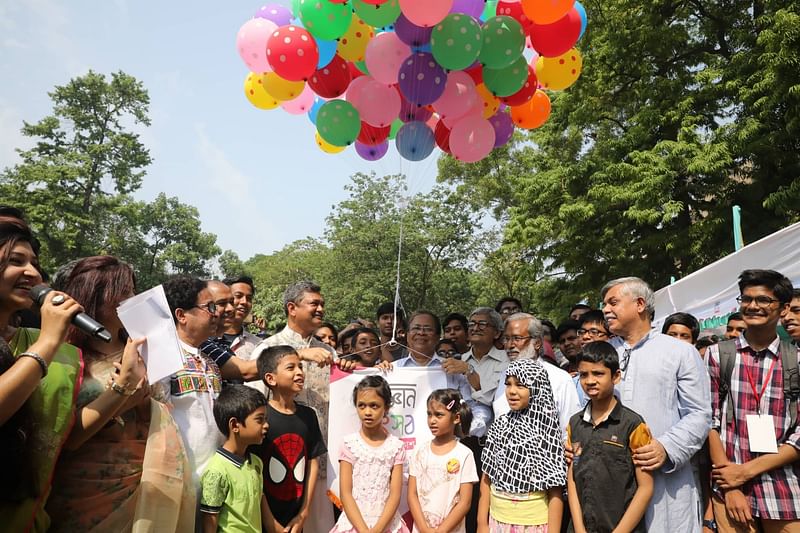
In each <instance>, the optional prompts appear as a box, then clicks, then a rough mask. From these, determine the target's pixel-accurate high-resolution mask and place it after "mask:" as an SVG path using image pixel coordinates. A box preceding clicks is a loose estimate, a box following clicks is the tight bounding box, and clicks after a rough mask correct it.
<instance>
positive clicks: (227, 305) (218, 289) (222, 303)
mask: <svg viewBox="0 0 800 533" xmlns="http://www.w3.org/2000/svg"><path fill="white" fill-rule="evenodd" d="M206 288H207V289H208V291H209V292H210V293H211V298H212V300H213V301H214V303H215V304H216V305H217V316H218V317H220V318H221V319H222V320H219V321H218V326H217V331H216V333H215V335H216V336H217V337H219V336H221V335H222V334H223V333H224V332H225V329H226V328H227V327H230V326H231V324H232V319H233V311H234V306H233V291H231V288H230V287H228V286H227V285H225V284H224V283H222V282H221V281H218V280H215V279H213V280H210V281H209V282H208V284H207V285H206Z"/></svg>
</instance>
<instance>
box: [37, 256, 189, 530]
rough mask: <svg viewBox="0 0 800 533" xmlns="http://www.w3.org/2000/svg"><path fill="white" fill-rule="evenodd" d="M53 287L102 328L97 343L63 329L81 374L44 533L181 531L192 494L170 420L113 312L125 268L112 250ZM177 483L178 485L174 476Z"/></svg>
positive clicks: (125, 289)
mask: <svg viewBox="0 0 800 533" xmlns="http://www.w3.org/2000/svg"><path fill="white" fill-rule="evenodd" d="M54 284H55V285H56V286H57V287H59V288H62V289H63V290H64V292H66V293H68V294H71V295H72V296H73V297H74V298H75V299H76V300H77V301H78V302H79V303H81V304H82V305H83V307H84V309H85V310H86V312H87V313H88V314H90V315H91V316H94V317H96V318H97V320H99V321H100V322H101V323H102V324H103V325H105V326H106V329H108V330H109V331H110V332H111V334H112V341H111V342H110V343H104V342H102V341H99V340H97V339H95V338H93V337H89V336H87V335H86V334H85V333H83V332H81V331H80V330H78V329H76V328H70V331H69V334H68V337H67V339H68V340H69V341H70V342H72V343H73V344H74V345H76V346H78V347H80V348H81V349H82V350H83V354H84V360H85V371H84V379H83V383H82V384H81V387H80V391H79V393H78V396H77V406H78V408H80V411H79V413H78V417H77V420H76V424H75V427H74V429H73V430H72V433H71V434H70V436H69V439H68V440H67V442H66V451H64V453H62V455H61V458H60V459H59V462H58V466H57V468H56V476H55V480H54V482H53V493H52V495H51V496H50V499H49V501H48V506H47V510H48V512H49V513H50V515H51V516H52V518H53V525H52V527H51V529H50V530H51V531H97V532H101V531H115V532H116V531H120V532H125V531H131V530H132V529H135V528H136V525H137V523H140V524H145V523H146V524H148V525H149V527H152V528H154V529H151V530H155V531H186V530H191V529H192V524H193V521H194V490H193V488H192V487H190V486H189V485H190V477H191V473H190V471H189V468H188V464H187V462H186V454H185V451H184V449H183V441H182V439H181V438H180V436H179V434H178V427H177V426H176V425H175V422H174V420H173V419H172V416H171V415H170V414H169V412H168V410H167V408H166V407H165V406H164V405H163V404H162V403H160V402H158V401H156V400H154V399H152V398H150V394H149V391H150V387H149V385H148V384H147V378H146V376H145V375H144V364H143V362H142V361H141V359H140V358H139V354H138V352H137V346H138V345H139V344H141V343H142V342H143V341H142V340H139V341H135V342H134V341H130V340H127V338H126V337H127V335H126V333H125V330H124V328H123V326H122V323H121V322H120V320H119V318H118V317H117V311H116V310H117V306H118V305H119V303H120V302H121V301H122V300H124V299H126V298H129V297H131V296H133V294H134V286H135V278H134V274H133V271H132V270H131V268H130V266H128V265H127V264H125V263H123V262H121V261H119V260H118V259H117V258H115V257H112V256H96V257H87V258H85V259H81V260H80V261H78V262H77V263H74V264H70V265H69V266H68V267H67V268H66V269H64V271H62V272H59V273H58V274H57V275H56V279H55V282H54ZM181 480H183V482H181Z"/></svg>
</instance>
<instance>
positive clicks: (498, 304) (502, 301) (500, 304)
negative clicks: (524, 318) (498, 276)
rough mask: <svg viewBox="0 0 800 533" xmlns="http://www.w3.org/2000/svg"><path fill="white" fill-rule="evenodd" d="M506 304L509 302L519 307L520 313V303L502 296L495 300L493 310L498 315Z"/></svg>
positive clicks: (509, 297)
mask: <svg viewBox="0 0 800 533" xmlns="http://www.w3.org/2000/svg"><path fill="white" fill-rule="evenodd" d="M506 302H511V303H514V304H517V307H519V310H520V311H522V302H520V301H519V300H517V299H516V298H514V297H513V296H503V297H502V298H500V299H499V300H497V303H496V304H494V310H495V311H497V312H498V313H499V312H500V308H501V307H502V306H503V304H504V303H506Z"/></svg>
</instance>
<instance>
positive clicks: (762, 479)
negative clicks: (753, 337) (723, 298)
mask: <svg viewBox="0 0 800 533" xmlns="http://www.w3.org/2000/svg"><path fill="white" fill-rule="evenodd" d="M779 347H780V338H778V337H776V338H775V340H774V341H772V343H771V344H770V345H769V347H768V348H767V349H766V350H764V351H763V352H756V351H755V350H753V349H752V348H751V347H750V346H749V345H748V344H747V340H746V339H745V338H744V336H743V335H742V336H741V337H739V338H738V339H736V361H735V364H734V366H733V374H732V375H731V387H730V389H731V394H732V395H733V400H734V401H733V403H734V404H735V411H734V416H733V420H732V422H731V424H727V423H726V421H727V419H726V416H727V411H728V409H730V405H728V404H729V403H730V397H729V398H728V401H726V402H725V404H724V408H722V406H721V405H720V399H719V372H720V366H719V346H718V345H714V346H710V347H709V348H708V352H707V359H708V372H709V375H710V378H711V405H712V417H713V418H712V421H711V424H712V428H713V429H715V430H717V431H718V432H719V434H720V438H721V439H722V444H723V446H724V447H725V454H726V455H727V456H728V458H729V459H731V460H732V461H733V462H734V463H737V464H744V463H746V462H748V461H750V460H752V459H755V458H756V457H758V456H759V455H761V454H759V453H753V452H751V451H750V441H749V439H748V435H747V422H746V415H749V414H757V411H758V405H757V401H756V397H755V395H754V394H753V387H752V385H751V384H750V381H749V379H748V374H749V376H750V377H751V378H752V379H753V381H754V383H755V386H756V390H757V391H758V392H759V393H760V392H761V388H762V387H763V386H764V383H765V381H767V380H768V381H769V384H768V385H767V387H766V390H765V391H764V395H763V396H762V397H761V414H769V415H772V417H773V420H774V421H775V434H776V435H777V437H778V444H788V445H790V446H794V447H795V448H800V429H798V427H795V428H792V427H790V423H791V420H790V417H789V409H788V407H789V400H788V399H785V398H784V394H783V365H782V364H781V357H780V354H779V353H778V350H779ZM798 355H799V356H800V352H799V353H798ZM773 362H774V363H775V367H774V370H773V371H772V376H771V379H770V376H769V375H767V373H768V372H769V369H770V367H771V366H772V364H773ZM723 425H724V426H723ZM723 427H724V430H721V428H723ZM798 479H800V462H794V463H790V464H788V465H786V466H783V467H781V468H776V469H774V470H770V471H769V472H765V473H764V474H761V475H760V476H759V477H757V478H753V479H752V480H750V481H749V482H748V483H746V484H745V485H744V486H743V487H742V491H743V492H744V494H745V495H746V496H748V499H749V501H750V507H751V510H752V513H753V516H758V517H760V518H765V519H769V520H797V519H798V518H800V483H798ZM714 490H715V491H718V490H719V489H718V488H716V487H715V488H714ZM718 493H719V492H718Z"/></svg>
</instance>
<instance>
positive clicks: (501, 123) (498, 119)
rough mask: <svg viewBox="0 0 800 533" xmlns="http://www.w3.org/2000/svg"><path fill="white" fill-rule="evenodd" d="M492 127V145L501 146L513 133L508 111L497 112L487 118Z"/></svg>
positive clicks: (512, 123) (512, 122) (512, 124)
mask: <svg viewBox="0 0 800 533" xmlns="http://www.w3.org/2000/svg"><path fill="white" fill-rule="evenodd" d="M489 123H490V124H491V125H492V127H493V128H494V147H495V148H497V147H499V146H503V145H504V144H506V143H507V142H508V141H510V140H511V136H512V135H514V121H513V120H512V119H511V115H510V114H508V113H497V114H495V115H494V116H492V117H491V118H490V119H489Z"/></svg>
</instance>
